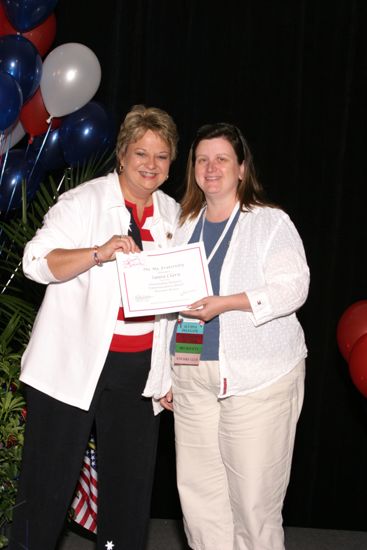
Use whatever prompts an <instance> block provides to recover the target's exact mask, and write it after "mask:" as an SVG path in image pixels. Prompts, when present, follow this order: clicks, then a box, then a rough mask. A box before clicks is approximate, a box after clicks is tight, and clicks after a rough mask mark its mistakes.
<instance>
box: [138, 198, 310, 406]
mask: <svg viewBox="0 0 367 550" xmlns="http://www.w3.org/2000/svg"><path fill="white" fill-rule="evenodd" d="M197 221H198V218H196V219H195V220H190V221H187V222H186V223H185V224H184V225H183V226H182V227H180V228H178V229H177V231H176V233H175V239H174V243H173V244H174V245H179V244H182V243H186V242H188V240H189V239H190V237H191V234H192V232H193V230H194V227H195V224H196V223H197ZM308 287H309V269H308V266H307V262H306V257H305V252H304V248H303V244H302V241H301V238H300V236H299V234H298V232H297V230H296V228H295V226H294V225H293V223H292V221H291V220H290V218H289V216H288V215H287V214H286V213H285V212H284V211H282V210H280V209H277V208H269V207H257V208H254V209H253V210H251V211H248V212H241V214H240V217H239V220H238V223H237V224H236V226H235V228H234V231H233V235H232V238H231V242H230V245H229V247H228V251H227V255H226V257H225V260H224V263H223V267H222V270H221V276H220V294H221V295H230V294H237V293H240V292H246V294H247V296H248V298H249V300H250V303H251V307H252V312H251V313H250V312H242V311H229V312H226V313H222V314H221V315H220V317H219V321H220V337H219V338H220V339H219V368H220V376H221V388H220V392H219V394H218V397H228V396H230V395H244V394H246V393H250V392H253V391H255V390H258V389H261V388H263V387H265V386H267V385H270V384H272V383H273V382H275V381H276V380H277V379H278V378H280V377H281V376H283V375H285V374H286V373H288V372H289V371H290V370H292V369H293V368H294V367H295V366H296V365H297V364H298V363H299V361H300V360H301V359H304V358H305V357H306V356H307V349H306V345H305V339H304V334H303V330H302V327H301V326H300V324H299V322H298V320H297V317H296V314H295V312H296V311H297V309H299V308H300V307H301V306H302V304H303V303H304V302H305V300H306V298H307V294H308ZM173 327H174V323H170V326H169V330H168V332H167V335H166V339H167V341H166V342H164V344H163V347H167V346H168V345H169V341H170V338H171V335H172V331H173ZM204 338H205V331H204ZM158 368H159V369H160V371H162V372H159V373H155V372H154V371H153V370H151V373H150V376H149V378H148V383H147V387H146V391H145V394H146V395H149V394H155V395H157V394H158V393H160V394H161V395H165V393H167V391H168V390H169V388H170V384H171V380H170V361H169V360H167V361H166V362H165V363H161V364H160V365H158ZM163 371H164V374H163ZM157 381H164V383H165V386H164V387H161V388H159V387H158V386H157Z"/></svg>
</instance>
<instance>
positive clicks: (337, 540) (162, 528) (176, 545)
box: [58, 519, 367, 550]
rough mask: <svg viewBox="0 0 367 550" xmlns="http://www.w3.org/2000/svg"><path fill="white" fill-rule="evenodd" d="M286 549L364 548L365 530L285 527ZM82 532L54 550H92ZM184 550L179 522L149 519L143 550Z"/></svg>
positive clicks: (366, 546)
mask: <svg viewBox="0 0 367 550" xmlns="http://www.w3.org/2000/svg"><path fill="white" fill-rule="evenodd" d="M285 534H286V549H287V550H366V549H367V532H364V531H363V532H359V531H358V532H357V531H337V530H327V529H305V528H301V527H286V529H285ZM82 535H84V533H83V531H80V530H79V529H75V530H73V531H71V530H69V531H67V532H66V534H65V537H64V539H63V541H62V544H61V545H60V547H59V549H58V550H95V544H94V542H93V541H92V540H90V539H88V538H86V537H85V536H82ZM162 549H166V550H188V546H187V545H186V543H185V535H184V534H183V531H182V525H181V522H179V521H175V520H171V519H152V520H151V522H150V530H149V537H148V542H147V548H146V550H162Z"/></svg>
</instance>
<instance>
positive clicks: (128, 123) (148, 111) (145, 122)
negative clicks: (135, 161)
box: [116, 105, 178, 169]
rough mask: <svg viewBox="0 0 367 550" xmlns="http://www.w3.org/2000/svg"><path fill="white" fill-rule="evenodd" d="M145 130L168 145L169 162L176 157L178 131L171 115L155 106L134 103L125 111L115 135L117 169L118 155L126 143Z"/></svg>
mask: <svg viewBox="0 0 367 550" xmlns="http://www.w3.org/2000/svg"><path fill="white" fill-rule="evenodd" d="M147 130H152V132H154V133H155V134H158V135H159V137H161V138H162V139H163V140H164V141H165V142H166V143H167V144H168V145H169V148H170V160H171V162H172V161H173V160H174V159H175V158H176V153H177V142H178V133H177V127H176V124H175V123H174V121H173V119H172V117H171V116H170V115H169V114H168V113H166V111H163V110H162V109H158V108H157V107H145V105H134V106H133V107H132V108H131V110H130V111H129V112H128V113H127V115H126V117H125V119H124V121H123V123H122V124H121V126H120V130H119V133H118V136H117V143H116V160H117V169H118V167H119V164H120V160H119V157H120V155H121V154H122V155H124V154H125V153H126V149H127V147H128V145H129V144H130V143H134V142H135V141H138V139H140V138H141V137H142V136H143V135H144V134H145V132H146V131H147Z"/></svg>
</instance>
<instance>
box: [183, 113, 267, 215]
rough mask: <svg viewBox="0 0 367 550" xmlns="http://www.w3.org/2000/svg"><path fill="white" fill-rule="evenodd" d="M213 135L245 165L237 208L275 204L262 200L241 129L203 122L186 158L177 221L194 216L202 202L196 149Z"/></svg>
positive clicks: (263, 197) (261, 189) (262, 194)
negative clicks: (179, 212)
mask: <svg viewBox="0 0 367 550" xmlns="http://www.w3.org/2000/svg"><path fill="white" fill-rule="evenodd" d="M217 137H221V138H224V139H226V140H227V141H228V142H229V143H230V144H231V145H232V147H233V150H234V152H235V154H236V157H237V161H238V164H242V163H243V162H244V164H245V174H244V178H243V179H242V180H241V181H239V182H238V187H237V196H238V200H239V201H240V208H241V210H242V211H243V210H246V209H248V210H251V208H252V207H253V206H273V207H275V205H274V204H272V203H270V202H268V200H267V199H266V196H265V191H264V189H263V187H262V185H261V183H260V182H259V181H258V179H257V177H256V172H255V166H254V162H253V158H252V154H251V151H250V148H249V146H248V144H247V142H246V140H245V138H244V137H243V135H242V133H241V131H240V130H239V129H238V128H237V127H236V126H233V125H232V124H227V123H225V122H218V123H215V124H205V125H204V126H201V128H199V130H198V131H197V134H196V136H195V139H194V141H193V142H192V145H191V148H190V152H189V156H188V159H187V165H186V176H185V193H184V196H183V198H182V200H181V207H182V213H181V223H183V222H184V221H185V220H186V219H187V218H195V217H196V216H197V215H198V214H199V212H200V210H201V208H202V207H203V206H204V204H205V195H204V193H203V191H202V190H201V189H200V187H199V186H198V184H197V182H196V180H195V161H196V149H197V147H198V145H199V143H200V142H201V141H202V140H203V139H213V138H217Z"/></svg>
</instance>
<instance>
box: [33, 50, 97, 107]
mask: <svg viewBox="0 0 367 550" xmlns="http://www.w3.org/2000/svg"><path fill="white" fill-rule="evenodd" d="M100 82H101V66H100V63H99V61H98V58H97V56H96V55H95V53H94V52H92V50H90V49H89V48H87V46H85V45H84V44H79V43H77V42H69V43H67V44H62V45H61V46H58V47H57V48H55V49H54V50H52V51H51V52H50V53H49V54H48V56H47V57H46V58H45V60H44V62H43V68H42V77H41V82H40V88H41V93H42V98H43V101H44V104H45V107H46V109H47V111H48V112H49V113H50V115H51V116H53V117H55V116H57V117H60V116H64V115H68V114H70V113H73V112H74V111H77V110H78V109H80V108H81V107H83V106H84V105H85V104H86V103H88V101H90V100H91V99H92V97H93V96H94V94H95V93H96V91H97V90H98V87H99V84H100Z"/></svg>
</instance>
